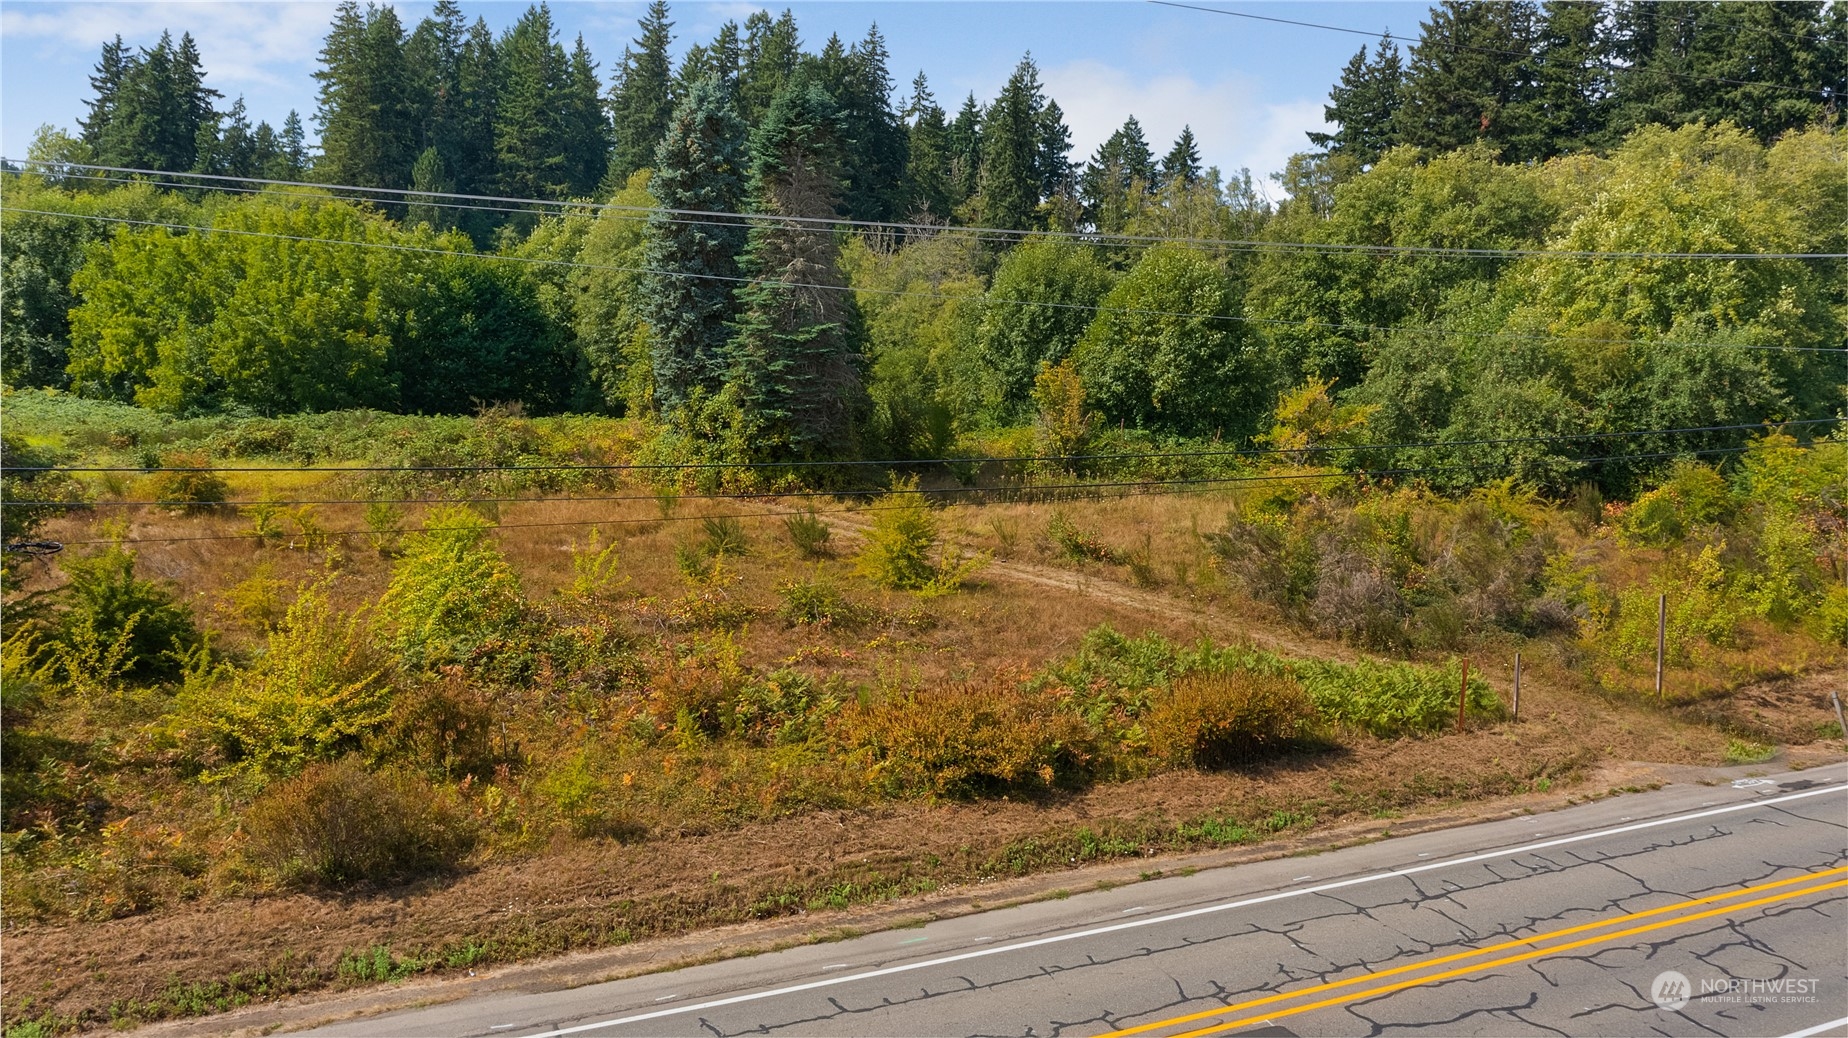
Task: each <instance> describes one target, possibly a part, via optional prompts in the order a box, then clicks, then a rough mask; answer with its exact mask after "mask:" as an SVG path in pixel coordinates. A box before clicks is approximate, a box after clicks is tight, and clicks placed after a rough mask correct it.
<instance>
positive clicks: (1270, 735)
mask: <svg viewBox="0 0 1848 1038" xmlns="http://www.w3.org/2000/svg"><path fill="white" fill-rule="evenodd" d="M1314 718H1315V705H1314V704H1313V703H1312V702H1310V699H1309V695H1308V693H1306V692H1304V691H1303V687H1302V686H1301V685H1299V684H1297V682H1296V679H1295V678H1292V677H1288V676H1286V675H1270V674H1260V673H1255V672H1252V671H1226V672H1214V671H1202V672H1199V673H1194V674H1189V675H1187V676H1185V677H1182V678H1180V679H1178V680H1176V681H1175V682H1174V684H1173V686H1172V687H1171V688H1170V689H1169V690H1168V691H1167V692H1166V693H1165V694H1163V695H1162V696H1161V697H1160V698H1158V699H1157V700H1156V701H1155V704H1154V706H1153V708H1152V709H1151V710H1150V711H1149V713H1148V715H1147V716H1146V717H1144V719H1143V727H1144V728H1145V730H1146V731H1147V732H1148V737H1149V749H1150V750H1151V751H1152V752H1153V753H1154V754H1155V756H1156V757H1158V758H1159V759H1160V760H1162V761H1163V762H1164V763H1166V764H1169V765H1171V766H1174V767H1199V768H1224V767H1232V766H1235V765H1239V764H1246V763H1250V762H1252V761H1255V760H1258V759H1261V758H1263V757H1266V756H1269V755H1272V754H1275V753H1278V752H1279V751H1281V750H1283V749H1285V748H1287V747H1288V746H1290V745H1291V744H1292V743H1294V742H1295V741H1296V740H1297V739H1298V738H1300V737H1301V735H1302V733H1303V730H1304V727H1305V726H1306V725H1308V724H1309V722H1310V721H1312V720H1313V719H1314Z"/></svg>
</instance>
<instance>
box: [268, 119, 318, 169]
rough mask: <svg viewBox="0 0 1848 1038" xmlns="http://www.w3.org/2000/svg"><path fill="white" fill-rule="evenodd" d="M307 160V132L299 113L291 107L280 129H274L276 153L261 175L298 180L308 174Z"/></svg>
mask: <svg viewBox="0 0 1848 1038" xmlns="http://www.w3.org/2000/svg"><path fill="white" fill-rule="evenodd" d="M308 162H309V158H308V136H307V132H306V131H305V130H304V129H303V128H302V117H301V113H299V112H297V111H296V110H295V109H293V108H291V109H289V115H288V118H286V119H284V120H283V121H282V129H280V130H278V131H276V154H275V156H274V157H273V158H272V159H271V160H270V164H269V165H268V166H267V167H265V168H264V171H263V175H264V176H265V177H268V178H269V179H271V180H300V179H302V178H303V177H305V176H307V175H308Z"/></svg>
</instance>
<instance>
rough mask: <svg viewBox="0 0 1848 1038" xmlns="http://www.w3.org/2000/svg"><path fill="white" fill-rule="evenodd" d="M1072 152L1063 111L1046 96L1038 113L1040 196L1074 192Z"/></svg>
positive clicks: (1037, 158)
mask: <svg viewBox="0 0 1848 1038" xmlns="http://www.w3.org/2000/svg"><path fill="white" fill-rule="evenodd" d="M1071 155H1072V130H1071V127H1069V126H1067V125H1065V110H1064V109H1063V108H1060V107H1059V102H1057V101H1054V100H1052V99H1050V98H1048V99H1047V101H1046V107H1044V108H1042V109H1040V113H1039V154H1038V156H1037V157H1036V159H1035V162H1036V163H1037V165H1038V168H1039V189H1040V197H1042V198H1056V197H1059V196H1062V195H1069V194H1072V193H1073V192H1074V191H1076V189H1077V183H1076V177H1077V170H1076V169H1075V168H1074V165H1073V163H1072V159H1071Z"/></svg>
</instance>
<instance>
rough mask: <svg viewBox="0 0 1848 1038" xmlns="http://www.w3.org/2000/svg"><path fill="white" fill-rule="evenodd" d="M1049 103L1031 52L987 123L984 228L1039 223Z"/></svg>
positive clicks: (1024, 227) (992, 107)
mask: <svg viewBox="0 0 1848 1038" xmlns="http://www.w3.org/2000/svg"><path fill="white" fill-rule="evenodd" d="M1045 103H1046V102H1045V96H1044V95H1043V94H1042V93H1041V91H1040V82H1039V67H1038V66H1036V65H1035V64H1034V63H1033V56H1032V55H1030V54H1029V55H1027V56H1026V57H1023V58H1021V59H1020V64H1018V65H1016V66H1015V67H1014V72H1013V74H1012V75H1010V76H1008V79H1007V85H1006V86H1003V87H1002V88H1001V93H1000V95H999V96H998V97H996V98H995V102H994V104H992V105H990V106H989V107H988V113H987V115H986V117H985V118H984V119H983V120H982V124H983V125H982V173H981V192H982V209H981V221H982V224H983V225H984V226H987V227H1002V228H1006V229H1008V230H1016V231H1024V230H1031V229H1032V228H1034V227H1036V226H1038V225H1039V212H1038V210H1039V203H1040V175H1039V174H1040V170H1039V165H1040V162H1039V152H1040V136H1041V133H1040V125H1039V120H1040V113H1041V110H1042V109H1043V108H1044V107H1045Z"/></svg>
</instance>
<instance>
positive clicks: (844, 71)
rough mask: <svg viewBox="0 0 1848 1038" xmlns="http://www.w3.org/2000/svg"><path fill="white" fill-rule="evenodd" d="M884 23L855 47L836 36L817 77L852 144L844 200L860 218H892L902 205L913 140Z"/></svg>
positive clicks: (819, 61) (816, 66)
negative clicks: (895, 97)
mask: <svg viewBox="0 0 1848 1038" xmlns="http://www.w3.org/2000/svg"><path fill="white" fill-rule="evenodd" d="M886 62H887V53H886V46H885V38H884V37H883V36H881V35H880V34H879V26H877V25H874V26H873V27H872V28H871V29H870V30H868V31H867V34H866V38H865V39H863V40H861V41H860V42H859V43H856V44H854V45H853V46H852V47H851V48H849V47H845V46H843V45H842V43H841V40H840V37H838V36H831V37H829V39H828V42H827V44H826V45H825V46H824V47H823V48H822V51H821V53H820V54H819V55H817V56H816V57H815V59H814V62H813V81H814V82H815V83H817V84H818V85H820V86H821V87H823V88H824V89H825V90H826V91H827V93H828V96H829V97H830V98H832V99H833V101H834V104H835V106H836V109H837V114H838V115H839V117H840V121H841V128H842V133H843V134H844V135H845V137H844V140H845V141H847V142H848V143H847V145H846V146H845V148H844V149H843V152H842V154H841V156H840V161H841V164H842V170H841V171H842V175H843V176H844V177H845V179H846V186H845V188H844V195H843V204H844V205H845V206H846V212H847V215H848V216H851V217H852V218H854V219H856V220H889V219H891V218H892V217H893V216H895V215H896V214H897V213H898V211H899V209H900V207H901V204H902V198H903V195H902V192H903V189H904V176H905V162H906V152H907V151H908V150H909V147H910V141H909V140H908V139H907V134H906V131H905V126H904V124H903V122H902V120H901V119H900V118H899V115H898V113H897V112H894V111H893V110H892V77H891V73H890V72H889V71H888V70H887V67H886Z"/></svg>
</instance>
